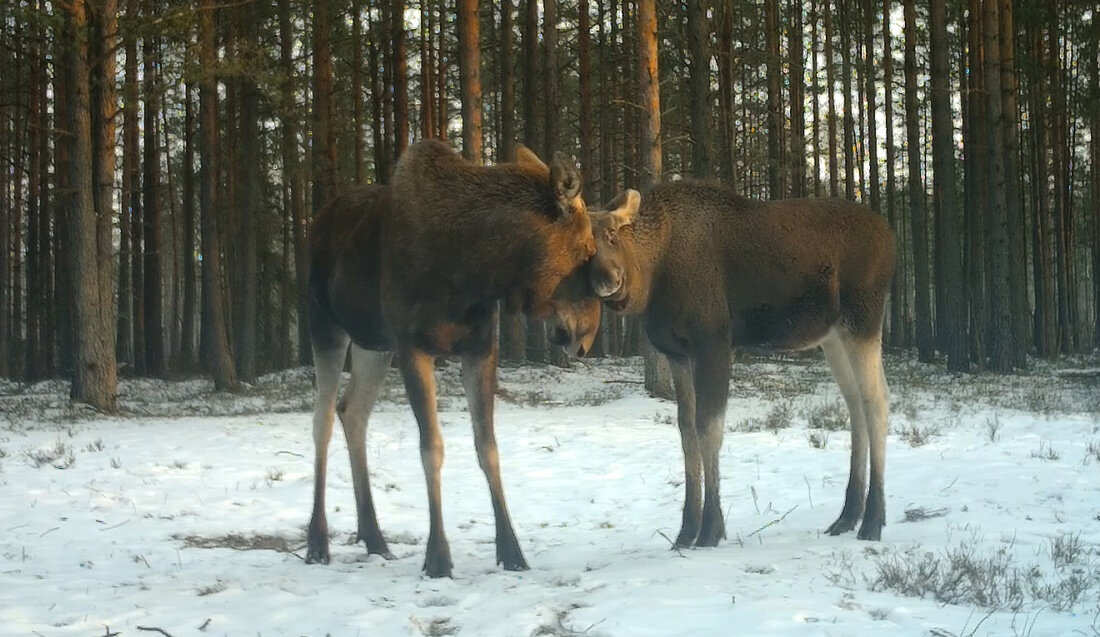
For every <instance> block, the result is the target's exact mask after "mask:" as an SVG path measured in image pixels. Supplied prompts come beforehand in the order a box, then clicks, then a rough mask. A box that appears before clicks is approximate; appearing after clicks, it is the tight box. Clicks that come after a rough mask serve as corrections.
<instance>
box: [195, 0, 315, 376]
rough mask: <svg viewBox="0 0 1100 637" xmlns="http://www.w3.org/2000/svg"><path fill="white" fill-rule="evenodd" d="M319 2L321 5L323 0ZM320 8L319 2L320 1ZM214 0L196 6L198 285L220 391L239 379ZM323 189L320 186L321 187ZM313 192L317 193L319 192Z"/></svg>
mask: <svg viewBox="0 0 1100 637" xmlns="http://www.w3.org/2000/svg"><path fill="white" fill-rule="evenodd" d="M320 4H325V3H324V2H321V3H320ZM319 6H320V5H319ZM215 11H216V8H215V5H214V0H201V2H200V5H199V61H200V64H201V65H202V69H203V75H202V79H201V80H200V84H199V120H200V124H199V125H200V127H201V129H202V139H201V142H200V143H199V158H200V161H201V162H202V170H201V172H200V180H201V187H200V200H201V201H200V206H201V217H202V285H203V295H204V297H205V299H206V302H205V303H203V318H202V329H203V332H205V333H206V336H205V337H204V338H203V339H202V341H203V344H204V346H205V347H206V350H207V351H206V352H205V353H204V359H205V360H206V363H207V364H208V365H209V366H210V371H211V373H212V375H213V377H214V387H215V388H216V389H217V390H218V391H227V390H236V389H237V387H238V385H239V383H238V381H237V372H236V368H235V366H234V364H233V358H232V354H231V353H230V351H229V335H228V330H227V326H226V320H225V298H224V292H223V290H222V285H221V253H220V251H219V247H218V243H219V239H218V227H217V222H216V220H215V215H216V214H217V208H218V198H219V197H218V170H217V156H216V153H217V148H218V120H217V110H218V105H217V99H218V87H217V82H216V77H215V74H216V65H217V53H216V49H215V48H214V12H215ZM321 188H323V186H321ZM323 192H324V191H323V190H322V191H321V193H318V192H316V190H315V193H314V194H315V196H316V195H317V194H323Z"/></svg>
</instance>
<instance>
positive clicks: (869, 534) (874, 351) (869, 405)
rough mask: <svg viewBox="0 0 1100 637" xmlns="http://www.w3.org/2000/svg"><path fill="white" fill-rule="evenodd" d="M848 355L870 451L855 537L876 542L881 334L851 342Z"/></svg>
mask: <svg viewBox="0 0 1100 637" xmlns="http://www.w3.org/2000/svg"><path fill="white" fill-rule="evenodd" d="M848 352H849V360H850V361H851V364H852V371H853V372H855V378H856V382H857V383H858V384H859V390H860V395H861V396H862V399H863V414H864V418H865V419H866V423H867V425H866V428H867V437H868V439H869V445H868V446H869V447H870V452H871V483H870V488H869V489H868V491H867V507H866V510H865V511H864V512H863V523H862V524H861V525H860V527H859V534H858V537H859V539H861V540H879V539H881V538H882V527H883V526H884V525H885V524H886V495H885V478H886V421H887V416H888V411H889V403H888V397H887V391H888V390H887V387H886V374H885V372H884V371H883V368H882V336H881V334H878V335H875V336H874V337H869V338H862V339H853V341H852V346H851V347H850V348H849V350H848Z"/></svg>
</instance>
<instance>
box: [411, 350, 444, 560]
mask: <svg viewBox="0 0 1100 637" xmlns="http://www.w3.org/2000/svg"><path fill="white" fill-rule="evenodd" d="M398 360H399V363H400V367H401V377H402V379H403V380H404V381H405V392H406V393H407V394H408V398H409V404H410V405H411V406H412V410H413V415H415V416H416V424H417V425H418V426H419V428H420V460H421V462H422V463H423V464H424V479H425V481H426V482H427V485H428V513H429V516H430V526H429V529H428V548H427V551H426V554H425V556H424V572H425V573H427V574H428V577H450V576H451V569H452V568H453V567H454V564H453V562H451V547H450V545H448V544H447V535H446V533H444V531H443V496H442V494H441V493H440V491H441V489H440V477H439V474H440V471H441V470H442V468H443V436H442V435H441V434H440V432H439V418H438V416H437V415H436V404H435V376H434V365H433V363H434V360H433V357H432V356H430V355H429V354H428V353H426V352H424V351H421V350H419V349H416V348H414V347H410V346H407V345H406V344H403V343H398Z"/></svg>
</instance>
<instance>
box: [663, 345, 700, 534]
mask: <svg viewBox="0 0 1100 637" xmlns="http://www.w3.org/2000/svg"><path fill="white" fill-rule="evenodd" d="M668 362H669V367H670V368H671V370H672V383H673V386H674V387H675V388H676V423H677V425H678V426H679V428H680V445H681V446H682V447H683V449H684V515H683V520H682V521H681V523H680V533H679V534H678V535H677V536H676V543H675V544H674V545H673V548H683V547H690V546H691V545H693V544H695V538H697V537H698V536H699V527H700V524H701V522H702V518H703V507H702V504H703V502H702V491H701V489H700V481H701V479H702V475H703V458H702V456H701V455H700V453H699V435H698V432H697V431H696V427H695V385H694V379H693V376H692V373H691V361H690V360H689V359H686V358H676V359H673V358H669V361H668Z"/></svg>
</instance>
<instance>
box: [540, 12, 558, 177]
mask: <svg viewBox="0 0 1100 637" xmlns="http://www.w3.org/2000/svg"><path fill="white" fill-rule="evenodd" d="M542 43H543V46H544V51H543V57H542V61H543V73H542V102H543V106H544V107H545V110H544V111H543V120H542V121H543V130H544V131H545V135H544V136H543V139H542V141H543V149H542V152H543V156H544V157H545V158H546V160H547V161H549V159H550V157H551V156H552V155H553V154H554V151H555V150H556V149H557V147H558V119H559V118H560V117H561V113H559V112H558V58H557V55H558V2H557V0H542Z"/></svg>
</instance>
